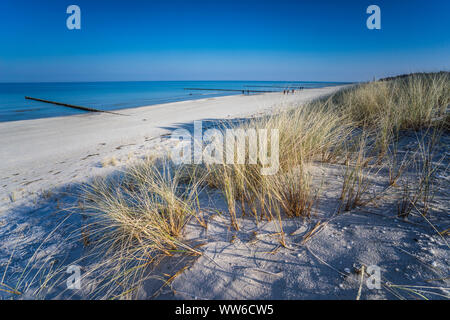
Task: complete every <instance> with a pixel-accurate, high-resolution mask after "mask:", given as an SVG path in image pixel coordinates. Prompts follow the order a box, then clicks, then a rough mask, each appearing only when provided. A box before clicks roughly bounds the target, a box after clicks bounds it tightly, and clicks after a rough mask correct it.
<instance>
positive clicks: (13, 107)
mask: <svg viewBox="0 0 450 320" xmlns="http://www.w3.org/2000/svg"><path fill="white" fill-rule="evenodd" d="M339 84H342V83H337V82H280V81H278V82H267V81H161V82H160V81H148V82H80V83H75V82H71V83H0V122H5V121H17V120H27V119H37V118H47V117H56V116H66V115H73V114H81V113H83V112H85V111H81V110H76V109H72V108H67V107H62V106H56V105H52V104H47V103H43V102H36V101H31V100H25V96H30V97H34V98H39V99H44V100H51V101H57V102H62V103H67V104H73V105H80V106H85V107H90V108H95V109H100V110H117V109H124V108H133V107H139V106H147V105H154V104H160V103H166V102H175V101H182V100H192V99H201V98H208V97H217V96H225V95H233V94H242V92H222V91H197V90H185V88H209V89H235V90H263V91H282V90H283V89H285V88H293V87H300V86H301V87H305V88H319V87H324V86H332V85H339Z"/></svg>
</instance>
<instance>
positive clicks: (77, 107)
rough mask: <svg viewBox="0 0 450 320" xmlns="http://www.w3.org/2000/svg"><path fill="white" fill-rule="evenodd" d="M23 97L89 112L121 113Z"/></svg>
mask: <svg viewBox="0 0 450 320" xmlns="http://www.w3.org/2000/svg"><path fill="white" fill-rule="evenodd" d="M25 99H27V100H34V101H39V102H44V103H50V104H55V105H57V106H63V107H68V108H72V109H78V110H83V111H89V112H103V113H111V114H117V115H122V114H120V113H116V112H112V111H105V110H98V109H94V108H88V107H83V106H76V105H73V104H67V103H62V102H56V101H50V100H44V99H38V98H33V97H27V96H25Z"/></svg>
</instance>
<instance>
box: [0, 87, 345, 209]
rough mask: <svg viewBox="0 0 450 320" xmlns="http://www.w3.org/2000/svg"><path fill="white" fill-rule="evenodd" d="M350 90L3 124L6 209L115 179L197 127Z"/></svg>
mask: <svg viewBox="0 0 450 320" xmlns="http://www.w3.org/2000/svg"><path fill="white" fill-rule="evenodd" d="M346 86H347V85H344V86H332V87H323V88H317V89H308V90H302V91H298V92H296V93H295V94H289V95H283V94H282V93H265V94H260V95H252V96H246V95H230V96H223V97H215V98H205V99H197V100H185V101H177V102H172V103H165V104H158V105H150V106H143V107H137V108H126V109H120V110H117V112H118V113H121V114H123V115H113V114H107V113H101V114H97V113H95V114H94V113H87V114H81V115H70V116H63V117H52V118H42V119H30V120H21V121H13V122H3V123H0V173H1V174H0V184H1V185H2V187H3V188H2V192H1V193H0V199H1V200H2V201H1V203H2V205H1V206H0V209H2V207H3V208H5V209H6V208H8V207H10V206H13V205H14V203H13V202H16V201H18V200H20V199H24V198H27V197H28V196H29V195H33V194H37V193H42V192H44V191H46V190H49V189H52V188H55V187H59V186H62V185H65V184H70V183H72V182H81V181H85V180H86V179H88V178H89V177H92V176H96V175H102V174H107V173H110V172H111V171H114V169H117V167H118V166H121V165H124V164H126V163H128V162H129V160H131V158H136V157H138V156H145V154H146V153H149V152H158V150H161V148H164V143H163V142H162V139H161V137H162V136H163V135H166V134H168V133H169V132H170V131H172V130H173V129H175V128H177V127H182V126H185V125H187V124H189V123H192V122H193V121H194V120H202V119H203V120H206V119H209V120H213V119H218V120H219V119H230V118H237V117H248V116H253V115H257V114H260V113H263V112H267V111H269V110H274V109H276V108H280V107H281V108H282V107H283V106H286V105H292V104H302V103H305V102H308V101H310V100H313V99H316V98H319V97H322V96H326V95H329V94H331V93H333V92H335V91H337V90H339V89H341V88H343V87H346ZM105 163H106V164H105ZM12 200H14V201H12Z"/></svg>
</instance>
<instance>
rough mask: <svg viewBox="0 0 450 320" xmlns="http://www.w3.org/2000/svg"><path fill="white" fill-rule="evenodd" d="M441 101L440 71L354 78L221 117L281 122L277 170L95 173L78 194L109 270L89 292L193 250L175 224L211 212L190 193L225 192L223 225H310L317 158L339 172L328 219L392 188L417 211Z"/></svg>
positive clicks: (423, 211)
mask: <svg viewBox="0 0 450 320" xmlns="http://www.w3.org/2000/svg"><path fill="white" fill-rule="evenodd" d="M449 104H450V75H449V73H438V74H416V75H411V76H407V77H400V78H395V79H391V80H386V81H374V82H368V83H361V84H356V85H353V86H350V87H348V88H346V89H343V90H341V91H339V92H337V93H336V94H334V95H332V96H330V97H328V98H326V99H321V100H319V101H313V102H311V103H309V104H307V105H304V106H293V107H291V108H289V109H282V110H279V111H277V112H273V113H272V114H270V115H265V116H262V117H255V118H251V119H248V121H246V122H244V123H239V124H227V126H228V127H229V126H232V127H233V128H235V129H244V130H246V129H248V128H264V129H268V130H270V129H278V130H279V153H280V159H279V160H280V166H279V170H278V172H277V173H276V174H274V175H266V176H264V175H261V173H260V168H261V167H262V164H261V163H256V164H198V165H175V164H174V163H172V162H171V161H170V159H153V160H146V161H144V162H142V163H139V164H137V165H135V166H133V167H131V168H129V169H128V170H126V171H125V172H124V173H123V174H121V175H119V176H118V177H116V178H114V179H106V178H99V179H97V181H96V182H95V183H92V184H90V185H89V186H87V187H86V188H85V192H84V197H83V199H82V202H83V203H84V209H85V211H86V212H88V214H89V216H90V217H91V218H92V219H93V220H92V221H93V222H91V223H90V224H89V243H90V246H92V248H93V249H92V250H93V252H100V253H101V254H103V255H104V256H105V261H106V260H107V262H105V263H104V264H102V265H99V268H102V269H105V266H107V268H106V269H108V268H109V270H110V271H108V272H103V275H102V277H103V278H104V282H105V283H104V284H103V285H102V286H101V290H102V294H101V296H100V295H99V296H98V297H109V298H111V297H113V298H132V297H133V294H134V292H135V291H134V289H136V287H138V285H139V283H141V281H143V279H144V278H145V270H146V268H147V267H149V266H150V265H152V264H154V263H157V262H158V261H160V258H161V257H167V256H171V255H173V254H174V253H180V252H182V253H185V254H187V255H193V256H195V255H200V254H201V253H200V252H199V251H198V250H197V249H196V248H195V247H194V246H193V245H191V244H190V243H188V242H186V241H184V239H183V229H184V228H185V226H186V225H187V224H188V223H194V224H198V225H199V226H201V227H204V228H207V216H208V214H210V213H211V212H214V211H213V210H211V209H210V208H209V209H207V208H202V207H201V204H200V201H199V197H200V195H201V194H204V193H209V192H210V191H215V192H216V193H215V194H220V195H221V196H222V198H223V201H224V203H225V204H226V207H227V209H228V210H227V211H228V212H221V214H222V215H224V216H226V217H228V218H229V223H230V229H231V230H239V228H240V219H241V218H242V217H245V218H247V219H248V218H250V219H254V220H255V221H256V222H258V221H263V220H264V221H270V220H273V221H275V222H276V223H277V225H278V226H279V228H278V233H277V236H279V241H280V243H281V244H282V245H283V243H284V237H285V234H284V231H283V221H284V220H285V219H305V220H306V221H308V219H309V218H310V217H311V216H313V215H314V214H315V207H316V205H317V204H318V203H319V201H320V197H321V192H322V190H323V189H324V186H323V180H321V181H318V180H317V179H316V178H315V176H314V172H315V170H314V169H315V168H317V167H321V166H322V165H333V166H336V167H337V168H339V170H340V172H341V173H342V174H341V177H342V178H341V179H336V181H331V182H330V181H328V183H332V184H335V185H339V189H340V192H339V195H338V196H337V199H336V200H337V201H338V202H339V203H340V205H339V207H338V208H336V210H334V211H333V212H330V215H336V214H344V213H346V212H351V211H352V210H354V209H355V208H361V207H364V206H370V205H371V204H372V203H374V202H375V201H383V199H384V197H385V196H386V195H387V194H389V199H390V200H389V201H391V202H392V203H393V205H394V206H395V212H396V214H397V215H398V216H399V217H408V216H409V215H411V214H412V212H418V213H419V214H420V215H423V216H424V217H426V216H427V215H428V214H429V212H430V203H431V202H432V200H433V192H434V185H435V180H436V177H435V174H436V166H437V165H438V164H439V163H440V162H441V161H442V155H440V154H439V153H437V152H436V148H437V146H438V145H439V141H440V137H441V136H442V135H444V134H448V130H449V128H450V122H449V119H450V118H449V110H448V107H449ZM218 129H219V130H221V128H218ZM411 136H413V137H414V138H413V140H414V147H413V148H409V149H408V150H409V151H408V152H400V151H401V150H402V148H403V145H402V143H401V142H402V139H403V138H404V137H411ZM281 155H282V156H281ZM444 156H445V155H444ZM380 174H381V175H383V177H385V178H386V183H385V184H384V185H383V186H382V187H381V188H375V189H374V187H373V179H371V177H373V176H377V175H380ZM392 199H393V200H392ZM208 210H209V211H208ZM106 275H107V276H106Z"/></svg>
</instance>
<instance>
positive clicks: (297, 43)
mask: <svg viewBox="0 0 450 320" xmlns="http://www.w3.org/2000/svg"><path fill="white" fill-rule="evenodd" d="M71 4H76V5H78V6H79V7H80V8H81V30H68V29H67V27H66V19H67V17H68V16H69V15H68V14H67V13H66V8H67V7H68V6H69V5H71ZM371 4H376V5H378V6H379V7H380V8H381V30H369V29H367V27H366V20H367V18H368V16H369V15H368V14H366V8H367V7H368V6H369V5H371ZM449 15H450V1H448V0H442V1H436V0H427V1H424V0H395V1H393V0H387V1H381V0H370V1H365V0H358V1H350V0H347V1H346V0H342V1H332V0H330V1H300V0H297V1H287V0H276V1H264V0H257V1H253V0H240V1H231V0H228V1H220V0H209V1H206V0H197V1H188V0H184V1H178V0H177V1H172V0H163V1H151V0H149V1H144V0H128V1H113V0H89V1H86V0H70V1H66V0H53V1H51V0H39V1H37V0H29V1H26V0H2V1H0V46H1V47H0V82H40V81H42V82H44V81H140V80H305V81H306V80H311V81H361V80H369V79H372V78H373V77H377V78H378V77H382V76H387V75H393V74H398V73H405V72H415V71H437V70H442V69H444V70H449V69H450V63H449V62H450V19H448V16H449Z"/></svg>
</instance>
